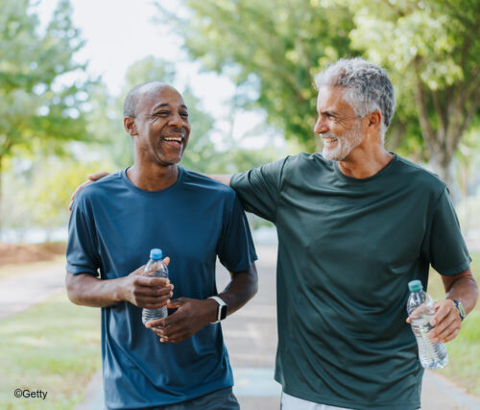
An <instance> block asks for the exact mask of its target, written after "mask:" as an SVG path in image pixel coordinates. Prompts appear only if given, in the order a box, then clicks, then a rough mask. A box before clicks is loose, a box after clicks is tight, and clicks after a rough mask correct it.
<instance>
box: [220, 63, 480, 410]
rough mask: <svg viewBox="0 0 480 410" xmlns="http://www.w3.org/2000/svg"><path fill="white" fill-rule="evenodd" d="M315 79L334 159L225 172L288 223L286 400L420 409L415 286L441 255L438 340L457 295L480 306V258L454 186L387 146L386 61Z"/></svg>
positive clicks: (455, 314)
mask: <svg viewBox="0 0 480 410" xmlns="http://www.w3.org/2000/svg"><path fill="white" fill-rule="evenodd" d="M316 85H317V87H318V90H319V93H318V101H317V109H318V121H317V123H316V124H315V128H314V131H315V133H317V134H319V135H320V137H322V139H323V141H324V148H323V152H322V155H320V154H313V155H308V154H300V155H296V156H291V157H287V158H285V159H282V160H279V161H276V162H273V163H270V164H266V165H264V166H262V167H260V168H258V169H253V170H250V171H247V172H244V173H241V174H237V175H233V176H232V177H230V176H217V177H218V178H217V179H219V180H221V181H222V182H224V183H227V184H230V186H231V187H232V188H233V189H234V190H235V191H236V192H237V194H238V196H239V198H240V201H241V202H242V204H243V206H244V208H245V210H247V211H250V212H253V213H255V214H257V215H259V216H261V217H262V218H265V219H267V220H269V221H272V222H273V223H274V224H275V225H276V227H277V232H278V239H279V248H278V267H277V301H278V303H277V305H278V306H277V311H278V334H279V341H278V350H277V359H276V371H275V379H276V380H277V381H278V382H280V383H281V384H282V387H283V394H282V409H284V410H286V409H288V410H302V409H320V408H321V409H325V408H338V407H340V408H355V409H388V410H392V409H416V408H419V407H420V390H421V380H422V375H423V370H422V367H421V365H420V362H419V360H418V355H417V346H416V341H415V338H414V336H413V333H412V331H411V329H410V325H409V324H408V323H407V322H406V319H407V312H406V304H407V298H408V294H409V291H408V286H407V284H408V282H409V281H411V280H413V279H420V280H421V281H422V283H423V285H424V288H426V286H427V282H428V271H429V266H430V265H431V266H433V268H434V269H435V270H436V271H437V272H439V273H440V274H441V275H442V279H443V283H444V286H445V290H446V293H447V299H446V300H444V301H441V302H439V303H438V304H437V312H436V314H435V316H434V318H433V320H432V322H431V324H432V325H433V326H435V328H434V329H433V330H431V332H430V334H429V336H430V338H431V339H432V340H433V341H440V342H448V341H450V340H452V339H453V338H455V337H456V336H457V335H458V333H459V331H460V326H461V317H460V311H459V310H457V305H458V308H459V309H462V307H461V305H463V309H464V311H465V312H466V313H468V312H470V311H471V310H472V309H473V308H474V306H475V302H476V298H477V293H478V292H477V285H476V283H475V280H474V279H473V276H472V274H471V272H470V269H469V266H470V261H471V259H470V256H469V254H468V251H467V248H466V246H465V242H464V240H463V238H462V235H461V232H460V228H459V224H458V221H457V218H456V215H455V211H454V208H453V206H452V203H451V200H450V197H449V193H448V190H447V187H446V185H445V184H444V183H443V182H442V181H440V180H439V179H438V178H437V177H436V176H435V175H433V174H431V173H430V172H428V171H426V170H424V169H422V168H421V167H419V166H417V165H414V164H412V163H411V162H409V161H407V160H405V159H403V158H401V157H399V156H398V155H396V154H393V153H390V152H388V151H386V150H385V148H384V145H383V139H384V135H385V131H386V129H387V127H388V126H389V124H390V121H391V118H392V115H393V112H394V109H395V99H394V92H393V86H392V84H391V82H390V80H389V79H388V76H387V75H386V73H385V71H384V70H382V69H381V68H379V67H377V66H375V65H373V64H370V63H368V62H366V61H365V60H363V59H359V58H355V59H348V60H340V61H338V62H337V63H335V64H333V65H332V66H330V67H329V68H327V70H326V71H324V72H322V73H320V74H319V75H318V76H317V77H316ZM320 404H323V405H326V406H324V407H321V406H320Z"/></svg>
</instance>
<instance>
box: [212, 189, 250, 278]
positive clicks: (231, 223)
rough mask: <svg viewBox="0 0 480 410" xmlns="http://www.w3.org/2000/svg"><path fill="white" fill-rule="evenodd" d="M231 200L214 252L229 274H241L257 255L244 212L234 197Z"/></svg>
mask: <svg viewBox="0 0 480 410" xmlns="http://www.w3.org/2000/svg"><path fill="white" fill-rule="evenodd" d="M233 199H234V200H233V201H231V202H230V204H231V205H230V206H229V209H228V210H227V212H226V215H224V219H223V226H222V233H221V235H220V238H219V240H218V243H217V247H216V252H217V255H218V257H219V259H220V262H221V263H222V265H223V266H225V267H226V268H227V269H228V270H229V271H230V272H242V271H245V270H247V269H249V268H250V266H251V265H252V263H253V262H255V261H256V260H257V254H256V253H255V247H254V245H253V239H252V234H251V232H250V228H249V226H248V221H247V217H246V215H245V212H244V211H243V209H242V206H241V204H240V202H239V200H238V198H237V197H236V195H234V197H233Z"/></svg>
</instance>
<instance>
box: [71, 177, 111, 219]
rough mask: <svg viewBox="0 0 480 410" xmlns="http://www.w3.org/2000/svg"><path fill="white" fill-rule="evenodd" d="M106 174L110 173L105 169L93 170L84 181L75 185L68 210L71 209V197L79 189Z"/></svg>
mask: <svg viewBox="0 0 480 410" xmlns="http://www.w3.org/2000/svg"><path fill="white" fill-rule="evenodd" d="M107 175H110V173H109V172H107V171H100V172H95V173H94V174H90V175H87V178H88V179H87V180H86V181H85V182H83V183H81V184H80V185H79V186H77V188H76V189H75V191H74V192H73V194H72V197H71V201H70V204H68V210H69V211H71V210H72V205H73V199H74V198H75V196H76V195H77V194H78V192H79V191H80V190H81V189H83V188H85V187H86V186H87V185H90V184H91V183H92V182H95V181H98V180H99V179H101V178H103V177H106V176H107Z"/></svg>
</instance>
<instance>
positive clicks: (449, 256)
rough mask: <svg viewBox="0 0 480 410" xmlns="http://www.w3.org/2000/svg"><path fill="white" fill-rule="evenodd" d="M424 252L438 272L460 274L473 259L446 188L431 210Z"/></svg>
mask: <svg viewBox="0 0 480 410" xmlns="http://www.w3.org/2000/svg"><path fill="white" fill-rule="evenodd" d="M423 252H424V255H425V256H426V258H427V260H428V261H429V262H430V264H431V265H432V267H433V268H434V269H435V270H436V271H437V272H438V273H440V274H441V275H455V274H457V273H461V272H463V271H465V270H467V269H468V267H469V266H470V262H471V261H472V259H471V258H470V255H469V253H468V249H467V245H466V244H465V240H464V239H463V236H462V232H461V231H460V224H459V222H458V218H457V214H456V213H455V209H454V207H453V204H452V201H451V199H450V195H449V193H448V190H447V188H445V190H444V191H443V193H442V195H441V196H440V198H439V200H438V202H437V203H436V205H435V208H434V210H433V214H432V217H431V220H430V223H429V226H428V228H427V232H426V236H425V240H424V244H423Z"/></svg>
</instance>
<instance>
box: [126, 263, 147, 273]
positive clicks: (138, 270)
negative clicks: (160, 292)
mask: <svg viewBox="0 0 480 410" xmlns="http://www.w3.org/2000/svg"><path fill="white" fill-rule="evenodd" d="M144 270H145V265H142V266H140V267H139V268H137V269H135V270H134V271H133V272H130V273H129V275H143V271H144Z"/></svg>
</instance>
